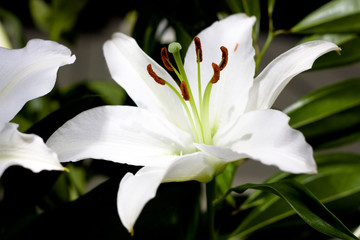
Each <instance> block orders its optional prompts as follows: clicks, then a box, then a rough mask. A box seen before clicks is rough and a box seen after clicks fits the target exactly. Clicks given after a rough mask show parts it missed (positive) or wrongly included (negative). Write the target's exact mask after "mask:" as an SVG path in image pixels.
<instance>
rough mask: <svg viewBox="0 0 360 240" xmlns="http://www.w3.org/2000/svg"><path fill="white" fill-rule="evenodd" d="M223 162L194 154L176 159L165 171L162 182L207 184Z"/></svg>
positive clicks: (211, 157) (209, 156)
mask: <svg viewBox="0 0 360 240" xmlns="http://www.w3.org/2000/svg"><path fill="white" fill-rule="evenodd" d="M222 166H223V162H221V161H219V160H218V159H216V158H214V157H213V156H211V155H208V154H204V153H202V152H195V153H192V154H187V155H184V156H181V157H179V158H177V159H176V160H175V161H174V162H173V163H172V164H171V165H170V166H169V167H168V169H167V172H166V175H165V176H164V179H163V182H184V181H191V180H195V181H198V182H204V183H206V182H209V181H210V180H211V179H213V177H214V176H215V175H216V170H217V169H219V168H220V167H222Z"/></svg>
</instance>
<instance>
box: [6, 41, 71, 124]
mask: <svg viewBox="0 0 360 240" xmlns="http://www.w3.org/2000/svg"><path fill="white" fill-rule="evenodd" d="M0 59H1V61H0V70H1V71H0V112H1V114H0V122H1V123H5V122H8V121H10V120H11V119H12V118H13V117H14V116H15V115H16V114H17V113H18V112H19V111H20V109H21V108H22V107H23V106H24V104H25V103H26V102H27V101H29V100H31V99H34V98H37V97H40V96H43V95H45V94H46V93H48V92H50V91H51V89H52V88H53V87H54V84H55V80H56V73H57V70H58V69H59V67H61V66H64V65H66V64H71V63H73V62H74V61H75V56H71V52H70V50H69V49H68V48H67V47H65V46H63V45H60V44H58V43H56V42H52V41H44V40H40V39H34V40H30V41H29V42H28V43H27V45H26V47H25V48H22V49H6V48H0Z"/></svg>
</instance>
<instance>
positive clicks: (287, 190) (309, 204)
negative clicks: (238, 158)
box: [230, 180, 357, 240]
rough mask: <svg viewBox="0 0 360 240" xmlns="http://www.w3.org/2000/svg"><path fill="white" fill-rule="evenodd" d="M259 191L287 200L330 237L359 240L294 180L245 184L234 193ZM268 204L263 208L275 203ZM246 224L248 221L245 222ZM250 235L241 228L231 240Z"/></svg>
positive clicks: (308, 221)
mask: <svg viewBox="0 0 360 240" xmlns="http://www.w3.org/2000/svg"><path fill="white" fill-rule="evenodd" d="M249 188H251V189H258V190H262V191H267V192H271V193H273V194H275V195H277V196H279V197H280V198H281V199H283V200H285V201H286V202H287V204H289V205H290V206H291V208H292V209H293V210H294V211H296V213H297V214H298V215H299V216H300V217H301V218H302V219H303V220H304V221H305V222H306V223H307V224H309V225H310V226H311V227H313V228H314V229H316V230H317V231H319V232H322V233H324V234H326V235H328V236H331V237H336V238H341V239H349V240H350V239H357V238H356V237H355V236H354V235H353V234H352V232H351V231H350V230H349V229H347V227H346V226H345V225H344V224H343V223H342V222H341V221H340V220H339V219H337V218H336V216H335V215H334V214H332V213H331V212H330V211H329V210H328V209H327V208H326V207H325V206H324V205H323V204H322V203H321V202H320V201H319V200H318V199H317V198H316V197H315V196H314V195H313V194H312V193H311V192H310V191H309V190H308V189H307V188H305V187H304V186H303V185H302V184H300V183H298V182H296V181H293V180H284V181H280V182H275V183H268V184H245V185H242V186H239V187H235V188H233V189H232V191H235V192H237V193H242V192H244V191H245V190H247V189H249ZM276 200H277V199H275V200H273V201H272V202H267V203H265V204H264V205H262V207H266V208H269V207H270V206H271V205H272V203H273V202H276ZM244 223H245V224H246V223H247V221H246V219H245V220H244ZM246 234H248V232H246V229H244V228H243V227H242V225H240V227H239V228H238V229H237V230H236V231H235V232H234V233H233V235H232V238H230V239H240V238H241V237H243V236H245V235H246Z"/></svg>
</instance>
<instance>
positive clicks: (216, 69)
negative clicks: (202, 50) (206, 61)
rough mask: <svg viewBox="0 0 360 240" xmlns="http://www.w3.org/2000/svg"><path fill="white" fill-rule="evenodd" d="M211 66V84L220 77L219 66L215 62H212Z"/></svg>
mask: <svg viewBox="0 0 360 240" xmlns="http://www.w3.org/2000/svg"><path fill="white" fill-rule="evenodd" d="M211 66H212V67H213V70H214V75H213V77H212V78H211V80H210V82H211V83H212V84H215V83H217V82H218V81H219V79H220V71H221V69H220V67H219V66H218V65H217V64H216V63H212V64H211Z"/></svg>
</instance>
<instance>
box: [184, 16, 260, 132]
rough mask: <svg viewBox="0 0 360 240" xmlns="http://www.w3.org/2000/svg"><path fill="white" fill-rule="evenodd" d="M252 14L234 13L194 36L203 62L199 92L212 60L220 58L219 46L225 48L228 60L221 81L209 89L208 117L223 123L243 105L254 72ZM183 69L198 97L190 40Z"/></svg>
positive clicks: (208, 79)
mask: <svg viewBox="0 0 360 240" xmlns="http://www.w3.org/2000/svg"><path fill="white" fill-rule="evenodd" d="M254 22H255V18H254V17H247V16H246V15H245V14H234V15H231V16H229V17H227V18H225V19H223V20H220V21H218V22H215V23H213V24H212V25H211V26H210V27H208V28H206V29H205V30H203V31H202V32H200V33H199V34H198V35H197V36H198V37H199V38H200V40H201V45H202V51H203V62H202V63H201V80H202V84H201V85H202V93H204V89H205V87H206V85H207V83H208V82H209V81H210V79H211V78H212V75H213V73H214V72H213V69H212V67H211V64H212V63H213V62H214V63H216V64H219V63H220V61H221V55H222V54H221V50H220V47H221V46H225V47H226V48H227V49H228V53H229V58H228V64H227V66H226V67H225V69H224V70H223V71H221V73H220V81H219V82H217V83H216V84H214V86H213V88H212V93H211V101H210V102H211V103H210V114H211V115H212V117H211V119H212V120H213V121H215V123H213V124H218V123H216V122H218V121H220V122H221V123H220V125H221V124H222V123H224V124H226V123H227V122H228V121H229V119H231V118H233V117H234V116H235V115H237V113H242V111H243V110H244V108H245V106H246V99H247V98H248V91H249V89H250V87H251V86H252V84H253V78H254V73H255V61H254V54H255V51H254V49H253V46H252V29H253V24H254ZM185 70H186V73H187V75H188V77H189V81H190V85H191V89H192V91H193V93H194V95H195V100H196V101H197V100H198V97H197V96H198V93H197V92H198V84H197V81H198V80H197V79H198V77H197V64H196V54H195V46H194V43H192V44H191V45H190V47H189V49H188V51H187V53H186V57H185Z"/></svg>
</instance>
